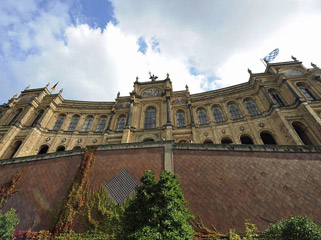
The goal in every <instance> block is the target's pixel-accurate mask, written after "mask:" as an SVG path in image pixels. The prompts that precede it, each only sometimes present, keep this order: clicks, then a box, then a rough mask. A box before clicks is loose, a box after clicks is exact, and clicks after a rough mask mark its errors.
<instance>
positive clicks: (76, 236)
mask: <svg viewBox="0 0 321 240" xmlns="http://www.w3.org/2000/svg"><path fill="white" fill-rule="evenodd" d="M54 240H110V238H109V237H108V236H107V235H106V234H103V233H89V232H86V233H75V232H73V231H71V232H70V233H61V234H59V236H56V237H55V238H54Z"/></svg>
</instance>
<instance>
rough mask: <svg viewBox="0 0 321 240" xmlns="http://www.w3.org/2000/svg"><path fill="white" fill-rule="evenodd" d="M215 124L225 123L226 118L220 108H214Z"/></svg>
mask: <svg viewBox="0 0 321 240" xmlns="http://www.w3.org/2000/svg"><path fill="white" fill-rule="evenodd" d="M212 112H213V117H214V122H217V123H218V122H225V118H224V115H223V112H222V109H221V108H220V107H213V108H212Z"/></svg>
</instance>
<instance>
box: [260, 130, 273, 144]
mask: <svg viewBox="0 0 321 240" xmlns="http://www.w3.org/2000/svg"><path fill="white" fill-rule="evenodd" d="M260 136H261V139H262V141H263V143H264V144H268V145H276V142H275V140H274V138H273V136H272V135H271V134H270V133H267V132H261V134H260Z"/></svg>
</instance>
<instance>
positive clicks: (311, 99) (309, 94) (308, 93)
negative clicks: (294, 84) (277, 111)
mask: <svg viewBox="0 0 321 240" xmlns="http://www.w3.org/2000/svg"><path fill="white" fill-rule="evenodd" d="M299 89H300V91H301V92H302V93H303V95H304V96H305V97H306V98H307V99H308V100H310V101H313V100H315V98H314V97H313V95H312V94H311V93H310V91H309V90H308V89H307V88H305V87H303V86H299Z"/></svg>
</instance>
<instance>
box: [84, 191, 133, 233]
mask: <svg viewBox="0 0 321 240" xmlns="http://www.w3.org/2000/svg"><path fill="white" fill-rule="evenodd" d="M128 205H129V201H125V202H124V203H123V204H121V205H118V204H116V203H114V202H113V201H112V200H111V199H110V197H109V196H108V194H107V192H106V190H105V189H104V188H103V187H100V188H99V189H98V191H93V190H87V191H86V194H85V204H84V210H83V213H82V216H83V220H84V222H85V227H86V230H87V231H89V232H95V233H101V234H105V236H108V237H109V239H115V238H116V235H120V234H121V232H122V224H121V220H122V218H123V215H124V212H125V209H126V207H128Z"/></svg>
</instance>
